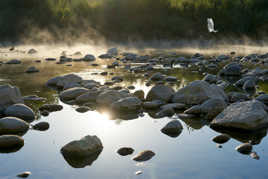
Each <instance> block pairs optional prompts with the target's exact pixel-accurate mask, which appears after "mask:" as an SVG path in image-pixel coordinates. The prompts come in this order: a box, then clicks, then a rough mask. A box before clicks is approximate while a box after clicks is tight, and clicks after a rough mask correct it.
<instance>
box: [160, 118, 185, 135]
mask: <svg viewBox="0 0 268 179" xmlns="http://www.w3.org/2000/svg"><path fill="white" fill-rule="evenodd" d="M182 130H183V127H182V125H181V123H180V121H178V120H173V121H171V122H169V123H167V124H166V125H165V126H164V127H163V128H162V129H161V132H163V133H164V134H166V135H168V136H171V137H177V136H179V135H180V133H181V132H182Z"/></svg>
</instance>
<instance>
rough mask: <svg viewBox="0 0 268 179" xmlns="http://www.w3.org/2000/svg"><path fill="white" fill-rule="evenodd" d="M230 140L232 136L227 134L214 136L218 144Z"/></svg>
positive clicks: (213, 139)
mask: <svg viewBox="0 0 268 179" xmlns="http://www.w3.org/2000/svg"><path fill="white" fill-rule="evenodd" d="M229 140H230V137H229V136H228V135H226V134H221V135H218V136H216V137H213V138H212V141H213V142H215V143H217V144H224V143H226V142H228V141H229Z"/></svg>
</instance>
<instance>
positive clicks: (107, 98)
mask: <svg viewBox="0 0 268 179" xmlns="http://www.w3.org/2000/svg"><path fill="white" fill-rule="evenodd" d="M125 97H129V94H127V93H124V92H119V91H116V90H105V91H103V92H102V93H100V94H99V95H98V96H97V100H96V101H97V103H98V104H99V105H104V106H109V105H111V104H112V103H113V102H115V101H118V100H119V99H122V98H125Z"/></svg>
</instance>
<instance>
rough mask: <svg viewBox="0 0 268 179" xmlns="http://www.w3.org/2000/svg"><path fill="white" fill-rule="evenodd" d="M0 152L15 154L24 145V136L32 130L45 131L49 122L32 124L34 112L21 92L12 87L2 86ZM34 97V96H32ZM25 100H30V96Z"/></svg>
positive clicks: (0, 94) (0, 89) (0, 86)
mask: <svg viewBox="0 0 268 179" xmlns="http://www.w3.org/2000/svg"><path fill="white" fill-rule="evenodd" d="M0 97H1V101H0V115H1V118H0V152H15V151H18V150H19V149H20V148H21V147H23V145H24V140H23V138H22V137H21V136H23V135H24V134H25V133H26V132H27V131H28V130H29V129H30V128H32V129H35V130H39V131H45V130H47V129H48V128H49V124H48V123H47V122H41V123H37V124H35V125H32V124H31V123H32V122H33V121H34V120H35V119H36V117H35V113H34V111H33V110H32V109H31V108H30V107H28V106H26V105H25V104H24V97H22V96H21V93H20V90H19V89H18V88H17V87H14V86H11V85H0ZM32 97H33V96H32ZM25 99H28V100H29V96H28V97H26V98H25Z"/></svg>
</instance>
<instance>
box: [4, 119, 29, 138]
mask: <svg viewBox="0 0 268 179" xmlns="http://www.w3.org/2000/svg"><path fill="white" fill-rule="evenodd" d="M28 129H29V124H28V123H27V122H25V121H23V120H21V119H19V118H16V117H4V118H2V119H0V135H5V134H17V135H23V134H25V133H26V132H27V131H28Z"/></svg>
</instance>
